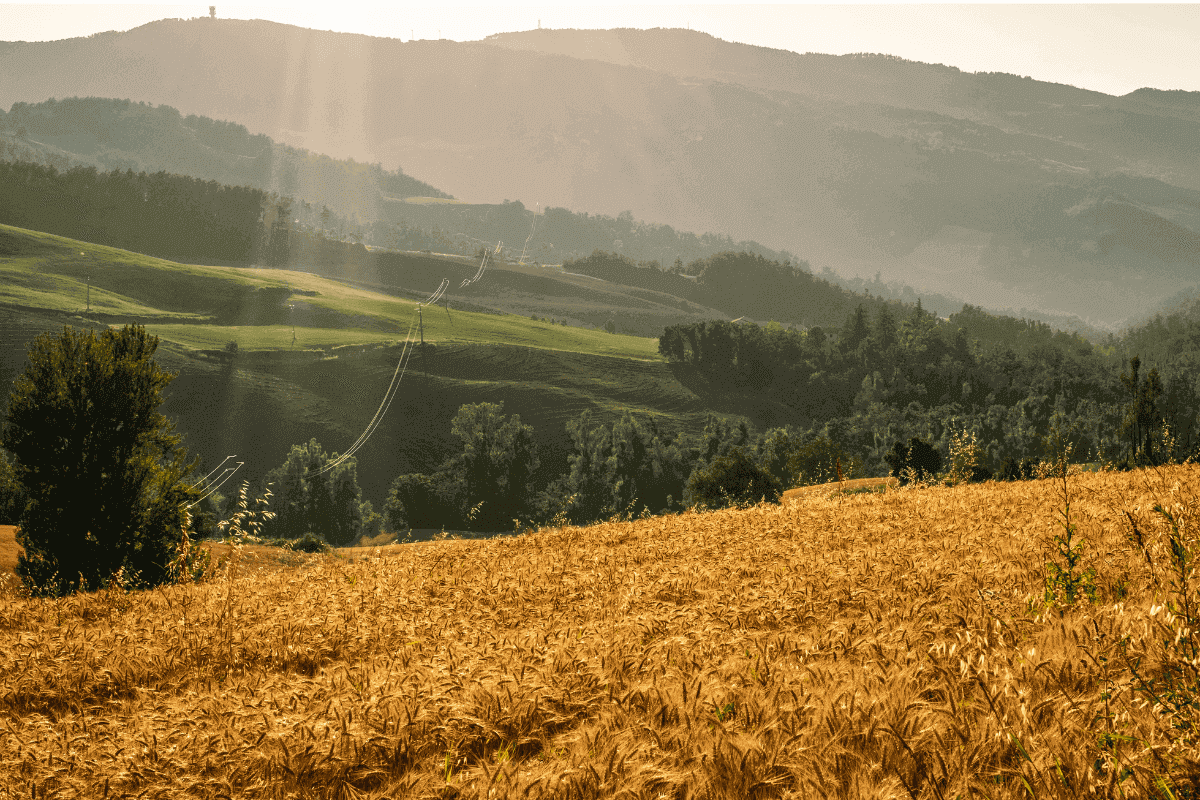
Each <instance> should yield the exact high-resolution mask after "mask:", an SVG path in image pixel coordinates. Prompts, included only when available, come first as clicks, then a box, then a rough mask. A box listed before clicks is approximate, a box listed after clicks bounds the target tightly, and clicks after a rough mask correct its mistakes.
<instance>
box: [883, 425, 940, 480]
mask: <svg viewBox="0 0 1200 800" xmlns="http://www.w3.org/2000/svg"><path fill="white" fill-rule="evenodd" d="M883 460H884V461H886V462H887V464H888V466H889V467H891V469H892V477H893V478H896V479H897V480H899V481H900V485H901V486H903V485H905V484H906V483H908V482H909V478H910V476H911V477H915V478H916V480H918V481H924V480H927V479H929V478H933V477H935V476H936V475H937V474H938V473H939V472H941V471H942V454H941V453H939V452H938V451H937V450H935V449H934V447H933V445H931V444H929V443H928V442H924V441H922V440H920V439H918V438H917V437H915V436H914V437H913V438H911V439H909V440H908V446H907V447H905V446H904V444H903V443H902V442H896V444H895V445H893V446H892V449H891V452H889V453H887V454H885V455H884V457H883Z"/></svg>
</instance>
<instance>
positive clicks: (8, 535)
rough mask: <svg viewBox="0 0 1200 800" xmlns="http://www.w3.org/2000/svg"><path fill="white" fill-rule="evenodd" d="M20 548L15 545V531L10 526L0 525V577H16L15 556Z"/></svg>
mask: <svg viewBox="0 0 1200 800" xmlns="http://www.w3.org/2000/svg"><path fill="white" fill-rule="evenodd" d="M20 553H21V547H20V545H18V544H17V529H16V527H14V526H12V525H0V575H9V574H11V575H16V574H17V573H16V572H15V570H16V568H17V556H18V555H20Z"/></svg>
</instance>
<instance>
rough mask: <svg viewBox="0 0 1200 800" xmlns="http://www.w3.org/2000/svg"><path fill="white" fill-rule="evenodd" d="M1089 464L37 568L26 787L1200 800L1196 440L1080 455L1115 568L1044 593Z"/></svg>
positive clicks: (5, 664)
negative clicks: (507, 528)
mask: <svg viewBox="0 0 1200 800" xmlns="http://www.w3.org/2000/svg"><path fill="white" fill-rule="evenodd" d="M1063 486H1064V483H1063V481H1062V480H1053V479H1045V480H1040V481H1033V482H1027V483H1017V484H1000V483H986V484H978V485H968V486H959V487H955V488H946V487H932V488H917V489H911V490H910V489H903V490H889V491H886V492H885V493H882V494H871V493H864V494H856V495H845V496H837V495H835V496H824V495H820V494H817V495H806V496H803V497H800V498H796V499H789V500H786V501H785V502H784V503H783V504H782V505H773V506H772V505H762V506H756V507H752V508H748V509H741V510H733V509H731V510H724V511H717V512H712V513H704V514H696V513H686V514H681V515H677V516H669V517H659V518H651V519H644V520H636V521H632V522H621V523H618V522H612V523H608V524H600V525H595V526H592V527H588V528H571V527H564V528H547V529H543V530H540V531H536V532H531V533H528V534H525V535H523V536H519V537H512V538H499V539H494V540H486V541H453V540H448V541H442V542H435V543H431V544H425V545H422V546H420V547H402V548H390V549H389V552H388V554H387V555H383V554H382V553H380V554H379V555H376V554H375V553H374V552H373V551H367V552H365V553H364V554H362V555H359V556H351V557H347V556H344V555H343V556H342V557H333V556H310V557H304V558H300V557H298V556H297V557H294V561H292V562H289V563H280V562H278V561H277V560H275V561H273V560H271V559H270V558H269V557H268V556H266V555H264V553H262V552H258V553H250V552H247V553H243V554H242V557H241V558H240V560H239V559H235V562H236V563H234V564H233V565H232V566H231V568H230V571H229V572H228V574H225V573H221V574H218V575H217V576H216V577H215V578H213V579H212V580H211V581H209V582H206V583H202V584H191V585H178V586H169V587H164V588H161V589H158V590H154V591H147V592H137V593H126V592H124V591H122V590H120V589H119V588H117V587H113V588H111V589H110V590H107V591H102V592H99V593H95V594H90V595H85V596H77V597H73V598H67V599H62V600H35V599H28V598H24V597H21V596H20V595H19V593H17V592H16V591H15V589H13V588H12V586H11V580H9V583H8V587H7V588H6V589H5V590H4V594H3V598H2V599H3V605H2V610H0V676H2V677H0V719H2V720H3V726H2V727H0V792H3V793H4V796H6V797H13V798H30V797H32V798H50V797H63V798H70V797H139V798H141V797H212V798H218V797H228V798H241V797H272V798H275V797H278V798H283V797H339V798H341V797H346V798H351V797H362V798H376V797H395V798H402V797H413V798H416V797H444V798H449V797H461V798H506V797H511V798H524V797H530V798H537V797H544V798H550V797H555V798H593V797H629V798H642V797H644V798H660V797H662V798H690V797H697V798H699V797H710V798H749V797H754V798H763V797H805V798H808V797H831V798H909V797H919V798H954V797H964V798H965V797H989V798H1008V797H1014V798H1015V797H1061V798H1067V797H1071V798H1074V797H1164V798H1165V797H1173V798H1181V797H1194V796H1196V791H1197V784H1196V783H1195V782H1194V780H1193V778H1192V776H1194V775H1196V774H1197V772H1198V771H1200V753H1198V752H1197V745H1196V742H1195V740H1194V735H1195V734H1194V731H1195V728H1194V723H1195V722H1196V720H1197V714H1196V711H1195V708H1194V707H1193V706H1192V705H1189V703H1190V698H1191V697H1193V696H1200V688H1198V687H1197V681H1196V665H1197V664H1198V663H1200V660H1197V659H1196V654H1195V653H1193V652H1192V650H1191V649H1190V648H1191V646H1192V640H1193V637H1194V634H1193V633H1192V631H1191V630H1190V629H1188V628H1187V627H1186V624H1187V620H1188V619H1192V620H1194V619H1195V609H1193V608H1192V607H1191V606H1190V605H1189V606H1188V607H1187V608H1183V607H1182V606H1181V605H1179V604H1181V603H1183V599H1184V598H1188V597H1189V592H1190V589H1189V587H1188V586H1187V585H1185V586H1183V587H1182V588H1183V592H1182V593H1180V592H1178V591H1177V588H1178V587H1173V585H1172V583H1171V575H1172V573H1171V572H1170V571H1169V570H1168V569H1166V568H1165V567H1164V565H1165V564H1169V562H1170V558H1171V557H1172V554H1173V553H1174V554H1175V555H1176V556H1178V555H1179V553H1180V552H1184V558H1185V559H1186V558H1187V556H1186V548H1185V549H1184V550H1183V551H1181V550H1180V549H1179V548H1178V547H1177V548H1176V549H1175V550H1172V549H1171V544H1170V541H1171V540H1170V538H1169V536H1168V534H1170V533H1171V532H1172V530H1174V531H1175V532H1176V537H1175V541H1183V542H1185V543H1187V544H1189V545H1190V544H1194V540H1195V535H1196V519H1197V517H1196V514H1197V512H1198V511H1200V504H1198V500H1197V498H1198V496H1200V468H1198V467H1196V466H1178V467H1169V468H1162V469H1160V470H1150V471H1143V472H1135V473H1113V472H1101V473H1092V474H1086V475H1078V476H1072V477H1070V478H1069V479H1068V480H1067V481H1066V487H1067V493H1068V494H1067V496H1066V498H1065V499H1067V500H1069V501H1070V506H1069V513H1070V515H1071V521H1072V522H1073V523H1074V524H1075V525H1076V526H1077V530H1078V534H1079V535H1081V536H1083V537H1085V539H1086V543H1085V546H1084V549H1083V550H1082V560H1081V562H1080V564H1079V568H1080V569H1081V570H1082V569H1084V568H1093V569H1094V570H1095V572H1096V579H1095V581H1094V582H1093V583H1094V592H1093V594H1094V597H1095V599H1094V600H1089V599H1087V598H1086V597H1083V598H1081V599H1080V600H1079V601H1078V602H1076V603H1073V604H1072V603H1068V602H1066V601H1065V600H1063V599H1061V598H1060V599H1059V600H1058V601H1057V602H1054V601H1053V600H1051V601H1047V600H1046V586H1047V584H1046V575H1047V570H1046V568H1045V566H1044V564H1045V563H1046V562H1047V561H1051V560H1053V559H1054V558H1055V557H1056V556H1055V547H1056V545H1055V542H1054V536H1055V534H1056V532H1057V533H1061V532H1062V530H1063V529H1062V526H1061V525H1059V524H1058V522H1057V520H1061V512H1062V511H1063V510H1064V496H1063ZM1155 506H1158V507H1159V508H1160V509H1162V510H1163V511H1165V512H1166V514H1164V513H1160V512H1159V511H1156V510H1155ZM1172 526H1174V528H1172ZM1135 529H1136V533H1135ZM1139 541H1140V543H1141V545H1140V546H1139V544H1138V542H1139ZM1189 569H1190V562H1188V561H1186V560H1185V561H1184V562H1183V570H1184V571H1183V572H1182V573H1179V574H1181V575H1183V576H1184V578H1186V577H1187V576H1188V572H1187V571H1188V570H1189ZM1179 580H1180V579H1179V577H1178V575H1176V581H1177V582H1178V581H1179ZM1172 597H1175V598H1177V605H1176V606H1174V607H1175V608H1177V609H1181V610H1182V613H1176V614H1175V615H1172V614H1171V612H1170V608H1171V607H1170V606H1169V607H1168V608H1164V604H1165V603H1166V602H1167V601H1168V600H1169V599H1171V598H1172ZM1188 602H1194V598H1192V599H1191V600H1189V601H1188ZM1167 679H1170V682H1169V683H1164V682H1163V681H1164V680H1167Z"/></svg>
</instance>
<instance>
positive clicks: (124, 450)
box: [0, 325, 197, 596]
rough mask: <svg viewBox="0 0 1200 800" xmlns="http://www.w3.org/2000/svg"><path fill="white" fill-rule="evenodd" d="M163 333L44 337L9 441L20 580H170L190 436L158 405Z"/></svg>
mask: <svg viewBox="0 0 1200 800" xmlns="http://www.w3.org/2000/svg"><path fill="white" fill-rule="evenodd" d="M157 348H158V337H156V336H150V335H149V334H147V333H146V330H145V328H143V327H141V326H139V325H134V326H127V327H125V328H123V329H122V330H120V331H115V330H112V329H109V330H105V331H104V332H102V333H101V334H100V335H99V336H97V335H96V334H95V333H94V332H88V333H83V332H80V331H75V330H72V329H70V328H64V329H63V332H62V334H61V335H60V336H57V337H55V336H52V335H50V334H42V335H41V336H39V337H38V338H37V339H35V340H34V342H33V344H32V346H31V347H30V350H29V361H28V364H27V365H26V368H25V371H24V373H23V374H22V375H21V376H20V377H19V378H18V379H17V382H16V386H15V388H14V389H13V392H12V396H11V397H10V399H9V415H8V424H7V425H6V426H5V428H4V433H3V436H2V437H0V444H2V445H3V446H4V447H5V448H6V449H7V450H8V451H9V452H10V453H12V455H13V456H14V457H15V458H16V469H15V473H16V479H17V482H18V483H19V484H20V486H21V488H22V490H23V491H24V492H25V495H26V501H25V506H24V509H23V510H22V512H21V515H20V519H19V523H18V524H19V525H20V532H19V534H18V542H19V544H20V545H21V546H22V547H23V548H24V552H23V553H22V554H21V555H20V556H19V558H18V561H17V574H18V575H19V576H20V577H21V580H22V581H23V582H24V583H25V585H26V586H28V587H29V588H30V589H31V590H32V591H34V592H36V593H38V594H43V595H51V596H55V595H64V594H70V593H72V592H75V591H79V590H82V589H88V588H90V589H96V588H99V587H100V586H101V585H103V584H105V583H107V582H108V581H109V580H110V579H112V578H113V577H114V576H115V575H117V574H118V572H120V573H121V574H122V575H123V577H124V578H125V579H126V580H127V581H128V582H129V583H130V584H132V585H156V584H159V583H161V582H163V581H164V580H166V579H167V564H168V563H169V562H170V560H171V557H172V555H173V554H174V551H175V548H176V546H177V545H178V543H179V539H180V537H181V532H182V529H183V521H184V507H185V506H186V504H187V502H188V500H189V498H194V497H195V496H196V494H197V493H196V492H195V490H193V489H191V488H190V487H188V486H187V485H186V484H185V483H184V479H185V478H186V477H187V476H188V474H189V473H190V472H191V471H192V469H193V468H194V466H195V462H192V463H190V464H189V463H187V455H186V452H185V451H184V449H183V447H182V446H181V444H180V441H181V437H180V436H179V435H178V434H176V433H175V432H174V426H173V425H172V423H171V422H170V421H168V420H167V418H166V417H164V416H163V415H162V414H160V413H159V412H158V407H159V405H160V404H161V403H162V399H163V398H162V392H163V389H164V388H165V387H166V386H167V384H168V383H170V381H171V380H172V379H173V378H174V375H172V374H171V373H168V372H166V371H164V370H162V369H161V368H160V367H159V366H158V365H157V364H156V363H154V361H153V360H152V357H153V355H154V352H155V350H156V349H157Z"/></svg>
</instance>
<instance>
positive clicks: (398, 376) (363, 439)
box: [306, 320, 416, 477]
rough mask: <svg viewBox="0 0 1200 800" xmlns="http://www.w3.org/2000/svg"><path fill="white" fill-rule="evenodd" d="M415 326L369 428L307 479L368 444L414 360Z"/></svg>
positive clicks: (312, 472) (334, 465)
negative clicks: (413, 333)
mask: <svg viewBox="0 0 1200 800" xmlns="http://www.w3.org/2000/svg"><path fill="white" fill-rule="evenodd" d="M414 325H416V320H413V321H412V323H410V324H409V326H408V335H407V336H406V337H405V339H404V349H403V350H401V352H400V360H399V361H398V362H396V370H395V372H393V373H392V382H391V383H390V384H389V385H388V389H387V392H385V393H384V395H383V400H381V401H380V403H379V408H378V409H377V410H376V411H375V416H374V417H372V418H371V421H370V422H369V423H367V427H366V429H365V430H364V431H363V432H362V435H360V436H359V437H358V439H357V440H356V441H355V442H354V444H352V445H350V447H349V448H348V449H347V450H346V452H344V453H342V454H341V455H339V456H338V457H337V458H335V459H333V460H331V461H329V462H328V463H327V464H325V466H323V467H321V468H320V469H317V470H312V471H310V472H308V473H306V477H314V476H317V475H321V474H322V473H325V472H328V471H329V470H331V469H333V468H335V467H337V466H338V465H339V464H341V463H342V462H344V461H345V460H346V459H348V458H350V457H352V456H353V455H354V454H355V453H357V452H358V450H359V449H360V448H361V447H362V446H363V445H364V444H366V443H367V440H368V439H370V438H371V435H372V434H373V433H374V432H375V429H376V428H377V427H379V423H380V422H381V421H382V420H383V417H384V416H385V415H386V414H387V410H388V408H390V407H391V405H392V400H393V399H394V398H395V397H396V394H397V392H398V390H399V387H400V381H401V380H403V378H404V371H405V369H406V368H407V366H408V361H409V359H410V358H412V351H413V349H414V348H413V346H412V344H413V343H412V329H413V326H414Z"/></svg>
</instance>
